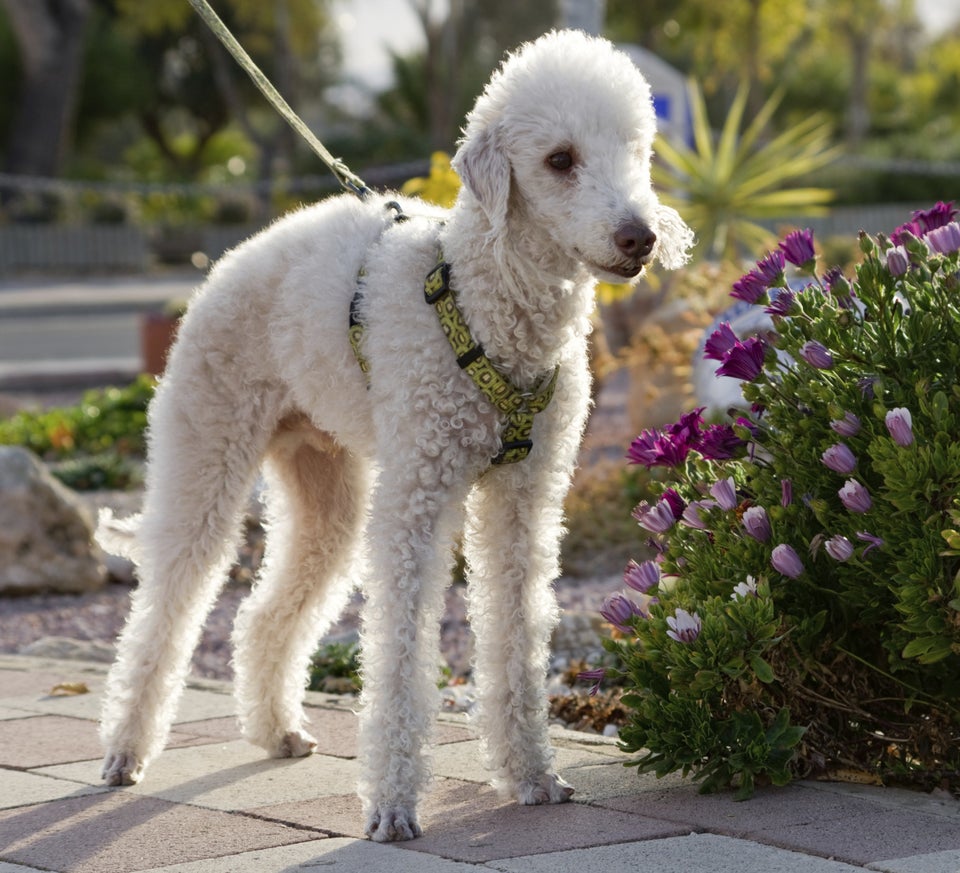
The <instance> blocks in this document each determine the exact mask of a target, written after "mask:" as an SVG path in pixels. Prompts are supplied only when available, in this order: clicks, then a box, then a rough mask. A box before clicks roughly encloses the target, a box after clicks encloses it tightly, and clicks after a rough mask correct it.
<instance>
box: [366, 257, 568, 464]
mask: <svg viewBox="0 0 960 873" xmlns="http://www.w3.org/2000/svg"><path fill="white" fill-rule="evenodd" d="M363 280H364V271H363V270H361V271H360V275H359V276H358V278H357V283H358V288H357V293H356V294H355V295H354V297H353V300H352V302H351V304H350V331H349V337H350V345H351V346H352V347H353V353H354V355H355V356H356V358H357V363H358V364H359V365H360V369H361V371H362V372H363V374H364V375H365V376H366V378H367V380H368V382H369V379H370V366H369V363H368V361H367V359H366V357H365V356H364V354H363V351H362V346H361V343H362V340H363V322H362V321H360V319H359V316H358V309H359V305H360V301H361V299H362V296H363ZM423 295H424V299H425V300H426V302H427V303H428V304H430V305H431V306H433V308H434V309H435V310H436V313H437V318H438V320H439V321H440V326H441V327H442V328H443V333H444V335H445V336H446V338H447V342H449V343H450V348H451V349H453V353H454V354H455V355H456V357H457V364H458V365H459V367H460V368H461V369H462V370H463V371H464V372H465V373H467V375H469V376H470V378H471V379H472V380H473V382H474V384H475V385H476V386H477V388H479V389H480V392H481V393H482V394H483V396H484V397H486V398H487V400H489V401H490V403H492V404H493V405H494V406H495V407H496V408H497V409H498V410H499V411H500V412H502V413H503V414H504V416H506V420H505V421H504V424H503V430H502V433H501V448H500V453H499V454H498V455H497V456H496V457H495V458H493V460H492V461H491V463H493V464H513V463H515V462H516V461H522V460H523V459H524V458H525V457H527V455H529V454H530V449H532V448H533V441H532V440H531V438H530V434H531V432H532V431H533V418H534V416H535V415H536V414H537V413H538V412H542V411H543V410H544V409H546V408H547V405H548V404H549V403H550V400H551V399H552V397H553V392H554V389H555V388H556V385H557V375H558V374H559V372H560V367H559V366H557V367H554V370H553V372H552V373H551V374H550V375H549V376H547V377H546V378H545V379H544V380H543V382H541V384H540V386H539V387H538V388H537V389H536V390H535V391H532V392H530V393H524V392H522V391H519V390H518V389H517V388H515V387H514V385H513V383H512V382H510V380H509V379H507V377H506V376H504V375H503V374H502V373H501V372H500V371H499V370H497V368H496V367H495V366H494V365H493V362H492V361H491V360H490V359H489V358H488V357H487V355H486V352H484V350H483V346H482V345H480V344H479V343H476V342H474V341H473V337H472V336H471V335H470V328H469V327H467V322H466V320H465V319H464V317H463V313H462V312H461V311H460V307H459V306H457V301H456V292H455V291H454V290H453V289H452V288H451V287H450V265H449V264H448V263H446V262H445V261H443V259H442V256H441V260H440V263H438V264H437V266H436V267H435V268H434V269H433V270H431V271H430V272H429V273H428V274H427V279H426V281H425V282H424V285H423Z"/></svg>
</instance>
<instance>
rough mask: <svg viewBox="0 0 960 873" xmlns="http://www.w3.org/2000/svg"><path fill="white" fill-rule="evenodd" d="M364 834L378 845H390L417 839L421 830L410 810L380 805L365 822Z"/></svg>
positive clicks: (413, 813) (415, 816)
mask: <svg viewBox="0 0 960 873" xmlns="http://www.w3.org/2000/svg"><path fill="white" fill-rule="evenodd" d="M365 833H366V835H367V836H368V837H370V839H371V840H374V841H376V842H378V843H392V842H399V841H401V840H412V839H414V838H415V837H419V836H421V835H422V834H423V829H422V828H421V827H420V823H419V822H418V821H417V814H416V812H414V811H413V810H412V809H407V808H406V807H403V806H390V805H388V804H381V805H380V806H378V807H377V808H376V809H375V810H374V811H373V812H372V813H371V815H370V818H369V819H368V820H367V827H366V831H365Z"/></svg>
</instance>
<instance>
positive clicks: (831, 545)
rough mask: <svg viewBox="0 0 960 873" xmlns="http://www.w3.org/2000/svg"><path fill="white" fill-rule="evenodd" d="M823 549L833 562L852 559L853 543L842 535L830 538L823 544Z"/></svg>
mask: <svg viewBox="0 0 960 873" xmlns="http://www.w3.org/2000/svg"><path fill="white" fill-rule="evenodd" d="M823 548H824V550H825V551H826V553H827V554H828V555H829V556H830V557H831V558H833V560H835V561H849V560H850V558H852V557H853V543H851V542H850V540H848V539H847V538H846V537H845V536H843V534H837V535H836V536H832V537H830V539H828V540H827V541H826V542H825V543H824V544H823Z"/></svg>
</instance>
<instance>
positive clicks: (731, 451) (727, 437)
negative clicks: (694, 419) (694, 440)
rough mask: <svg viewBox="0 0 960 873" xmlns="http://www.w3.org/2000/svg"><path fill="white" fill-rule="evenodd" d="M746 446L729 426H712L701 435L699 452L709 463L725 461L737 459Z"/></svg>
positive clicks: (698, 445)
mask: <svg viewBox="0 0 960 873" xmlns="http://www.w3.org/2000/svg"><path fill="white" fill-rule="evenodd" d="M746 444H747V443H746V441H745V440H742V439H740V437H738V436H737V434H736V432H735V431H734V429H733V428H732V427H731V426H730V425H729V424H711V425H710V426H709V427H708V428H707V429H706V430H704V431H703V433H702V434H701V435H700V442H699V443H698V444H697V451H698V452H700V454H701V456H702V457H703V458H705V459H706V460H708V461H725V460H727V459H729V458H735V457H736V456H737V454H738V453H739V452H740V450H741V449H743V447H744V446H745V445H746Z"/></svg>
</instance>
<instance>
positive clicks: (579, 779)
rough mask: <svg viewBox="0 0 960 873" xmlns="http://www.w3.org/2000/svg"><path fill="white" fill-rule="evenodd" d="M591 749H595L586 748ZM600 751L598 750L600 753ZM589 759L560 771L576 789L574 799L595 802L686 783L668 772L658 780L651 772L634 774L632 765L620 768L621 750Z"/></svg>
mask: <svg viewBox="0 0 960 873" xmlns="http://www.w3.org/2000/svg"><path fill="white" fill-rule="evenodd" d="M589 751H591V752H596V750H595V749H593V748H590V750H589ZM601 754H602V752H601ZM597 760H598V759H597V758H594V757H591V759H590V760H588V761H586V762H583V763H580V764H573V765H572V766H568V767H567V768H566V769H565V770H564V771H563V778H564V779H566V780H567V781H568V782H569V783H570V784H571V785H572V786H573V787H574V789H575V790H576V793H575V794H574V796H573V797H574V800H576V801H579V802H580V803H598V802H600V801H603V800H606V799H608V798H617V797H622V796H624V795H627V796H633V795H635V794H639V793H642V792H647V791H663V790H664V789H665V788H668V787H680V786H683V785H689V784H690V782H689V780H686V779H684V778H683V777H682V776H681V775H680V774H679V773H671V774H669V775H667V776H664V777H663V778H662V779H657V777H656V776H655V775H654V774H652V773H643V774H638V773H637V771H636V769H635V768H631V767H624V766H623V764H624V762H625V761H626V760H627V757H626V756H625V755H623V754H622V753H621V755H620V757H618V758H616V759H611V758H609V757H604V758H602V759H599V760H600V761H601V763H597Z"/></svg>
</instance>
